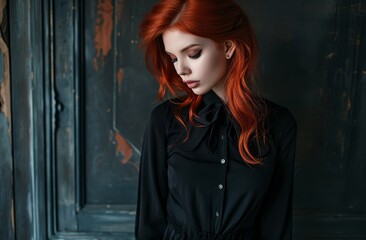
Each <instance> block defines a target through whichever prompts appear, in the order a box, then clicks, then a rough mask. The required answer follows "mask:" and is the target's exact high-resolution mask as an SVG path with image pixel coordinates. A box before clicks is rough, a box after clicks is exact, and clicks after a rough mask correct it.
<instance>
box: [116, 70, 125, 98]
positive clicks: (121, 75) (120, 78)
mask: <svg viewBox="0 0 366 240" xmlns="http://www.w3.org/2000/svg"><path fill="white" fill-rule="evenodd" d="M124 76H125V72H124V71H123V69H122V68H119V69H118V72H117V83H118V93H121V91H122V82H123V78H124Z"/></svg>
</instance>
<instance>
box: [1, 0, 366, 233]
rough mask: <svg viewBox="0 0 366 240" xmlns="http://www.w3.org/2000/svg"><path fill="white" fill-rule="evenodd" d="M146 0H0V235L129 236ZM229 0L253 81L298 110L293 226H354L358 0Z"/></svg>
mask: <svg viewBox="0 0 366 240" xmlns="http://www.w3.org/2000/svg"><path fill="white" fill-rule="evenodd" d="M155 2H156V1H155V0H136V1H132V0H91V1H83V0H71V1H70V0H57V1H53V0H50V1H45V0H33V1H23V0H12V1H8V3H7V2H6V1H0V3H1V4H0V6H2V5H4V6H6V3H7V4H8V6H7V8H6V7H5V9H6V10H5V11H6V13H9V14H6V15H5V16H6V20H7V19H9V22H7V21H6V24H3V25H2V30H3V31H2V32H3V35H5V36H3V37H2V38H0V50H1V51H0V66H2V68H1V69H3V70H1V71H0V139H1V141H0V167H1V168H0V170H1V174H0V190H1V198H0V217H1V225H2V227H1V228H0V239H9V240H11V239H21V240H23V239H37V240H38V239H39V240H41V239H108V240H111V239H112V240H113V239H133V235H132V233H133V230H134V214H135V201H136V184H137V174H138V168H139V157H140V147H141V143H142V134H143V130H144V126H145V123H146V120H147V117H148V115H149V112H150V110H151V109H152V108H153V107H154V106H155V105H156V104H158V101H157V100H156V97H155V96H156V91H157V84H156V82H155V81H154V79H153V78H152V77H151V76H150V74H149V73H148V72H147V70H146V69H145V66H144V63H143V55H142V51H141V49H140V48H139V38H138V26H139V23H140V21H141V19H142V16H143V15H144V13H146V12H147V11H148V10H149V9H150V8H151V6H152V5H153V4H154V3H155ZM238 3H239V4H240V5H241V6H242V7H243V9H244V10H245V12H246V13H247V14H248V16H249V18H250V20H251V22H252V25H253V27H254V30H255V32H256V35H257V39H258V42H259V46H260V59H259V65H258V66H259V72H260V77H259V79H258V80H259V82H260V86H261V89H262V92H263V95H264V96H265V97H266V98H268V99H270V100H272V101H274V102H277V103H279V104H281V105H284V106H286V107H288V108H289V109H290V110H291V111H292V113H293V114H294V115H295V117H296V119H297V122H298V147H297V154H296V171H295V187H294V232H293V235H294V239H297V240H301V239H306V240H307V239H329V240H330V239H332V240H333V239H339V240H340V239H366V229H365V227H364V226H366V204H365V203H366V191H365V190H366V157H365V155H366V148H365V147H364V146H363V145H364V142H365V141H364V140H362V138H363V137H364V136H365V135H366V127H365V124H362V123H364V122H365V120H366V109H365V108H366V101H365V98H366V97H365V96H366V94H365V93H366V89H365V87H366V86H365V84H366V17H365V14H366V3H365V0H358V1H356V0H354V1H352V0H348V1H346V0H317V1H315V0H310V1H292V0H281V1H269V0H258V1H246V0H238ZM0 10H1V9H0ZM8 15H9V16H8ZM3 21H4V20H3ZM0 22H1V19H0ZM7 29H9V32H10V38H9V41H7V34H4V32H7ZM9 53H10V55H9ZM9 59H10V60H11V61H10V68H9V64H8V63H9ZM9 71H10V75H9ZM9 76H10V77H9ZM10 100H11V101H10ZM10 110H12V111H10Z"/></svg>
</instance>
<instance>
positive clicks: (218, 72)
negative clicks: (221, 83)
mask: <svg viewBox="0 0 366 240" xmlns="http://www.w3.org/2000/svg"><path fill="white" fill-rule="evenodd" d="M206 71H207V73H208V74H209V75H210V76H211V77H212V78H215V79H221V78H222V77H223V75H224V74H225V71H226V59H225V58H223V57H222V56H218V55H215V56H212V57H210V58H208V59H207V62H206Z"/></svg>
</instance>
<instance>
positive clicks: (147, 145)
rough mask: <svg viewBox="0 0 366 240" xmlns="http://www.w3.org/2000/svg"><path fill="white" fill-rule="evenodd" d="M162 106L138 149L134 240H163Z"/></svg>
mask: <svg viewBox="0 0 366 240" xmlns="http://www.w3.org/2000/svg"><path fill="white" fill-rule="evenodd" d="M163 112H164V111H163V106H162V105H159V106H158V107H156V108H155V109H154V110H153V111H152V113H151V115H150V120H149V121H148V124H147V126H146V129H145V135H144V140H143V144H142V151H141V161H140V172H139V184H138V197H137V209H136V221H135V237H136V239H141V240H142V239H144V240H145V239H146V240H147V239H162V238H163V234H164V231H165V228H166V202H167V193H168V185H167V161H166V155H167V154H166V137H165V136H166V134H165V127H164V117H163Z"/></svg>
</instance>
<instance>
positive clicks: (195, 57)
mask: <svg viewBox="0 0 366 240" xmlns="http://www.w3.org/2000/svg"><path fill="white" fill-rule="evenodd" d="M201 54H202V50H199V51H198V53H197V54H195V55H193V56H188V57H189V58H191V59H198V58H199V57H201ZM175 62H177V59H176V58H174V59H172V63H175Z"/></svg>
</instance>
